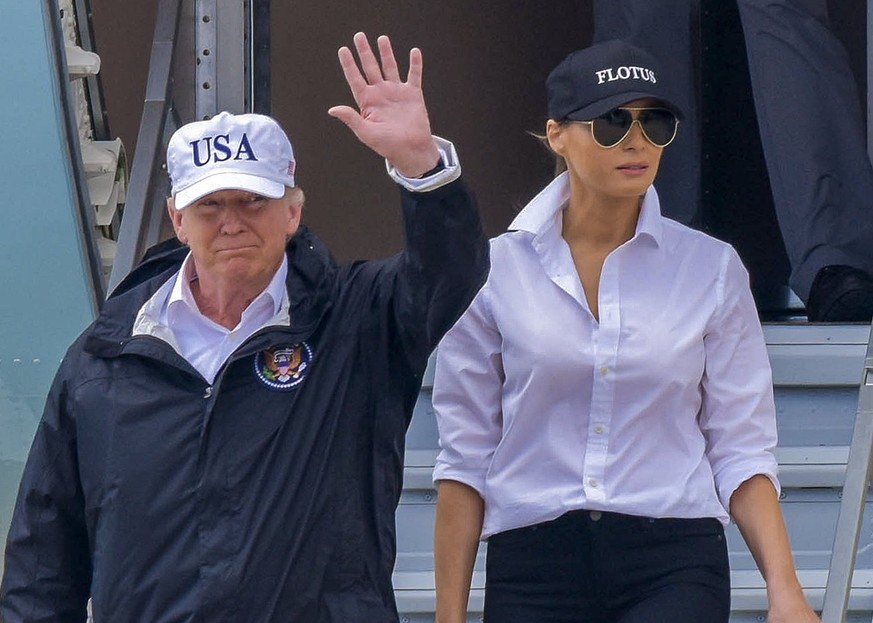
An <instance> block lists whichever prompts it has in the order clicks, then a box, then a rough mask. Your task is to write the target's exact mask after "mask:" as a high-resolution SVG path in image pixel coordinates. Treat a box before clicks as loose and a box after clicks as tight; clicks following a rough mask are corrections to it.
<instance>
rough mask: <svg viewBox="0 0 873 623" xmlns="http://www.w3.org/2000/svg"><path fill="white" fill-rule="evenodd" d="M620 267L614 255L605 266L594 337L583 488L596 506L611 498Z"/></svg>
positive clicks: (605, 262)
mask: <svg viewBox="0 0 873 623" xmlns="http://www.w3.org/2000/svg"><path fill="white" fill-rule="evenodd" d="M618 265H619V261H618V258H617V257H616V253H615V252H613V253H612V254H611V255H609V256H608V257H607V258H606V261H604V263H603V268H602V270H601V275H600V290H599V293H598V303H597V305H598V312H599V317H600V321H599V322H598V324H597V325H596V326H595V329H594V331H593V334H592V346H593V348H592V353H593V354H592V357H593V361H592V364H593V368H594V374H593V380H592V388H591V409H590V413H589V418H588V443H587V446H586V448H585V463H584V466H583V479H584V482H583V483H582V485H583V487H584V490H585V497H586V498H587V499H588V500H589V501H596V502H605V501H606V500H607V497H608V495H607V494H608V485H609V482H608V480H607V478H606V466H607V459H608V456H609V435H610V432H611V430H612V416H613V404H614V397H615V382H616V374H615V364H616V359H617V352H618V339H619V328H620V325H621V314H620V311H619V275H618V273H619V270H618V268H619V266H618Z"/></svg>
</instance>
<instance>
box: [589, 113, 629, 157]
mask: <svg viewBox="0 0 873 623" xmlns="http://www.w3.org/2000/svg"><path fill="white" fill-rule="evenodd" d="M633 121H634V119H633V115H632V114H631V112H630V111H629V110H622V109H621V108H613V109H612V110H610V111H609V112H608V113H606V114H605V115H601V116H600V117H597V118H596V119H594V121H593V123H592V124H591V133H592V134H593V135H594V140H595V141H597V142H598V143H599V144H600V145H602V146H603V147H612V146H614V145H618V143H620V142H621V139H623V138H624V137H625V135H626V134H627V131H628V130H629V129H630V127H631V124H632V123H633Z"/></svg>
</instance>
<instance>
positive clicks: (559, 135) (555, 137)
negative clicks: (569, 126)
mask: <svg viewBox="0 0 873 623" xmlns="http://www.w3.org/2000/svg"><path fill="white" fill-rule="evenodd" d="M563 129H564V128H563V126H562V125H561V124H560V123H558V122H557V121H555V120H554V119H549V120H548V121H547V122H546V140H547V141H548V142H549V147H551V148H552V151H553V152H555V153H556V154H558V155H559V156H563V155H564V133H563Z"/></svg>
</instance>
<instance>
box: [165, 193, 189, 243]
mask: <svg viewBox="0 0 873 623" xmlns="http://www.w3.org/2000/svg"><path fill="white" fill-rule="evenodd" d="M167 214H169V216H170V221H171V222H172V223H173V230H174V231H175V232H176V238H178V239H179V242H181V243H182V244H188V236H187V235H186V234H185V229H184V227H182V211H181V210H177V209H176V201H175V200H174V199H173V198H172V197H167Z"/></svg>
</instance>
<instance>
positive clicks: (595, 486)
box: [588, 478, 597, 489]
mask: <svg viewBox="0 0 873 623" xmlns="http://www.w3.org/2000/svg"><path fill="white" fill-rule="evenodd" d="M588 484H589V485H591V486H592V487H594V488H595V489H596V488H597V479H596V478H589V479H588Z"/></svg>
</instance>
